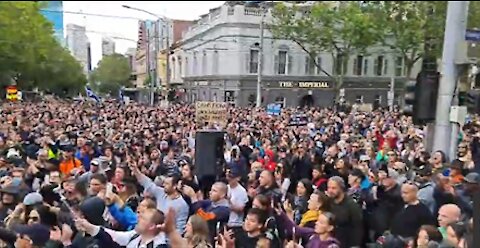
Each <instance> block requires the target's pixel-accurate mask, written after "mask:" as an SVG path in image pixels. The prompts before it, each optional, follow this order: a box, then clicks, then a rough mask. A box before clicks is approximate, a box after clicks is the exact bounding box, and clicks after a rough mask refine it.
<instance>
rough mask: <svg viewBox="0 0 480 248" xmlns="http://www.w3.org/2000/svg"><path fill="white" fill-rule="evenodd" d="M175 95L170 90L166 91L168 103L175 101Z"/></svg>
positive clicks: (173, 91) (172, 90)
mask: <svg viewBox="0 0 480 248" xmlns="http://www.w3.org/2000/svg"><path fill="white" fill-rule="evenodd" d="M175 94H176V92H175V90H174V89H170V90H169V91H168V95H167V100H168V101H169V102H173V101H175Z"/></svg>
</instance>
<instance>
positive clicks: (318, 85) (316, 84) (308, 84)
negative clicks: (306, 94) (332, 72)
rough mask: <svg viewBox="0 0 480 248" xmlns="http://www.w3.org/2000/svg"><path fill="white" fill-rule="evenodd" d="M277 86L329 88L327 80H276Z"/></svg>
mask: <svg viewBox="0 0 480 248" xmlns="http://www.w3.org/2000/svg"><path fill="white" fill-rule="evenodd" d="M278 86H279V87H280V88H316V89H323V88H330V85H329V83H328V82H285V81H281V82H278Z"/></svg>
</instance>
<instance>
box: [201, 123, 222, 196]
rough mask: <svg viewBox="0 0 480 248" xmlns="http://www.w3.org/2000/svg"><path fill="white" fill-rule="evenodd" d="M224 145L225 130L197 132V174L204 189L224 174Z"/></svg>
mask: <svg viewBox="0 0 480 248" xmlns="http://www.w3.org/2000/svg"><path fill="white" fill-rule="evenodd" d="M224 147H225V132H221V131H197V133H196V134H195V175H196V176H197V178H198V180H199V181H200V187H201V188H202V189H204V190H208V189H209V187H210V186H211V185H212V184H213V183H214V182H215V181H216V180H217V179H218V177H220V176H221V175H222V174H223V166H224V163H225V158H224V154H223V153H224ZM204 192H205V191H204Z"/></svg>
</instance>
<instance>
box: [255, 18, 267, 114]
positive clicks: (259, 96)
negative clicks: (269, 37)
mask: <svg viewBox="0 0 480 248" xmlns="http://www.w3.org/2000/svg"><path fill="white" fill-rule="evenodd" d="M264 21H265V11H264V10H263V9H262V18H261V20H260V47H259V49H258V68H257V102H256V104H255V107H257V108H260V106H261V105H262V67H263V31H264V27H263V26H264Z"/></svg>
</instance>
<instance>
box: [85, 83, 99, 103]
mask: <svg viewBox="0 0 480 248" xmlns="http://www.w3.org/2000/svg"><path fill="white" fill-rule="evenodd" d="M85 92H86V93H87V97H90V98H92V99H93V100H95V101H96V102H97V103H99V102H100V97H98V96H97V95H96V94H95V93H94V92H93V90H92V89H90V87H88V86H85Z"/></svg>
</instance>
